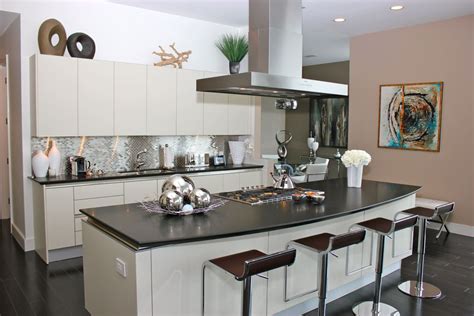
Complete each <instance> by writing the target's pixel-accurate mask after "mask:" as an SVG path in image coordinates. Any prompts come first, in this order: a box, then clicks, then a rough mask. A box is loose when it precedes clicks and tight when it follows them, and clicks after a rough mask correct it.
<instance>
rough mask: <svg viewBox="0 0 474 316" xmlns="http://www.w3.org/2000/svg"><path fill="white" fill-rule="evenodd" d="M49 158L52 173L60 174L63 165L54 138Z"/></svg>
mask: <svg viewBox="0 0 474 316" xmlns="http://www.w3.org/2000/svg"><path fill="white" fill-rule="evenodd" d="M48 159H49V169H51V170H52V171H51V173H53V174H54V175H58V174H59V167H60V166H61V153H60V152H59V150H58V147H56V142H55V141H54V140H52V141H51V147H50V148H49V152H48Z"/></svg>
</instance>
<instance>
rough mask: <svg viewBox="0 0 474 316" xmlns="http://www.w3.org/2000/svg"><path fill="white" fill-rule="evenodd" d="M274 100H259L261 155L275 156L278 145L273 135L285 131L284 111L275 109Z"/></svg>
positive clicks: (264, 98)
mask: <svg viewBox="0 0 474 316" xmlns="http://www.w3.org/2000/svg"><path fill="white" fill-rule="evenodd" d="M275 100H276V99H275V98H267V97H263V98H261V111H262V113H261V153H262V155H276V154H277V148H278V144H277V142H276V140H275V134H276V133H278V131H280V130H282V129H285V113H286V111H284V110H278V109H276V108H275Z"/></svg>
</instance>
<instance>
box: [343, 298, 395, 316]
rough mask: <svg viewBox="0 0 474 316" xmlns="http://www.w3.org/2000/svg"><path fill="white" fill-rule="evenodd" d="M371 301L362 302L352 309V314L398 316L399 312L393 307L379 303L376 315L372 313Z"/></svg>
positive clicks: (360, 315) (361, 315) (359, 315)
mask: <svg viewBox="0 0 474 316" xmlns="http://www.w3.org/2000/svg"><path fill="white" fill-rule="evenodd" d="M373 306H374V303H373V302H372V301H367V302H362V303H359V304H357V305H354V307H352V313H354V315H357V316H400V312H399V311H398V310H397V309H396V308H395V307H393V306H391V305H388V304H385V303H379V304H378V313H374V312H373Z"/></svg>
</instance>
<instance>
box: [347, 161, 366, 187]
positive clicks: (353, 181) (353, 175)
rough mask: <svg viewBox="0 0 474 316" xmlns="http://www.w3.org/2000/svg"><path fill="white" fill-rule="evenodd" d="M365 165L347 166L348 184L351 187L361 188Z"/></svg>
mask: <svg viewBox="0 0 474 316" xmlns="http://www.w3.org/2000/svg"><path fill="white" fill-rule="evenodd" d="M363 171H364V166H359V167H354V166H350V167H347V186H348V187H349V188H360V187H361V186H362V173H363Z"/></svg>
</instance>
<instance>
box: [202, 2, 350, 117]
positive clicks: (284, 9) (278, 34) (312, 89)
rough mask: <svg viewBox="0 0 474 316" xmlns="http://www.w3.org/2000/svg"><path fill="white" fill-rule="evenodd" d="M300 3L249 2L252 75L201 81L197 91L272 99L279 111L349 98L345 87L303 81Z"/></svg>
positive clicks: (343, 85)
mask: <svg viewBox="0 0 474 316" xmlns="http://www.w3.org/2000/svg"><path fill="white" fill-rule="evenodd" d="M301 7H302V4H301V0H300V1H298V0H279V1H268V0H267V1H262V0H249V33H248V38H249V72H245V73H241V74H233V75H227V76H220V77H211V78H205V79H199V80H197V82H196V88H197V91H203V92H218V93H233V94H247V95H256V96H270V97H276V98H283V99H291V100H279V101H278V102H277V104H276V106H277V107H279V108H284V109H294V108H295V107H296V102H295V100H293V99H295V98H301V97H310V96H320V95H341V96H347V94H348V88H347V85H345V84H339V83H332V82H326V81H318V80H308V79H303V78H302V66H303V65H302V58H301V56H302V55H303V34H302V29H303V28H302V9H301Z"/></svg>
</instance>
